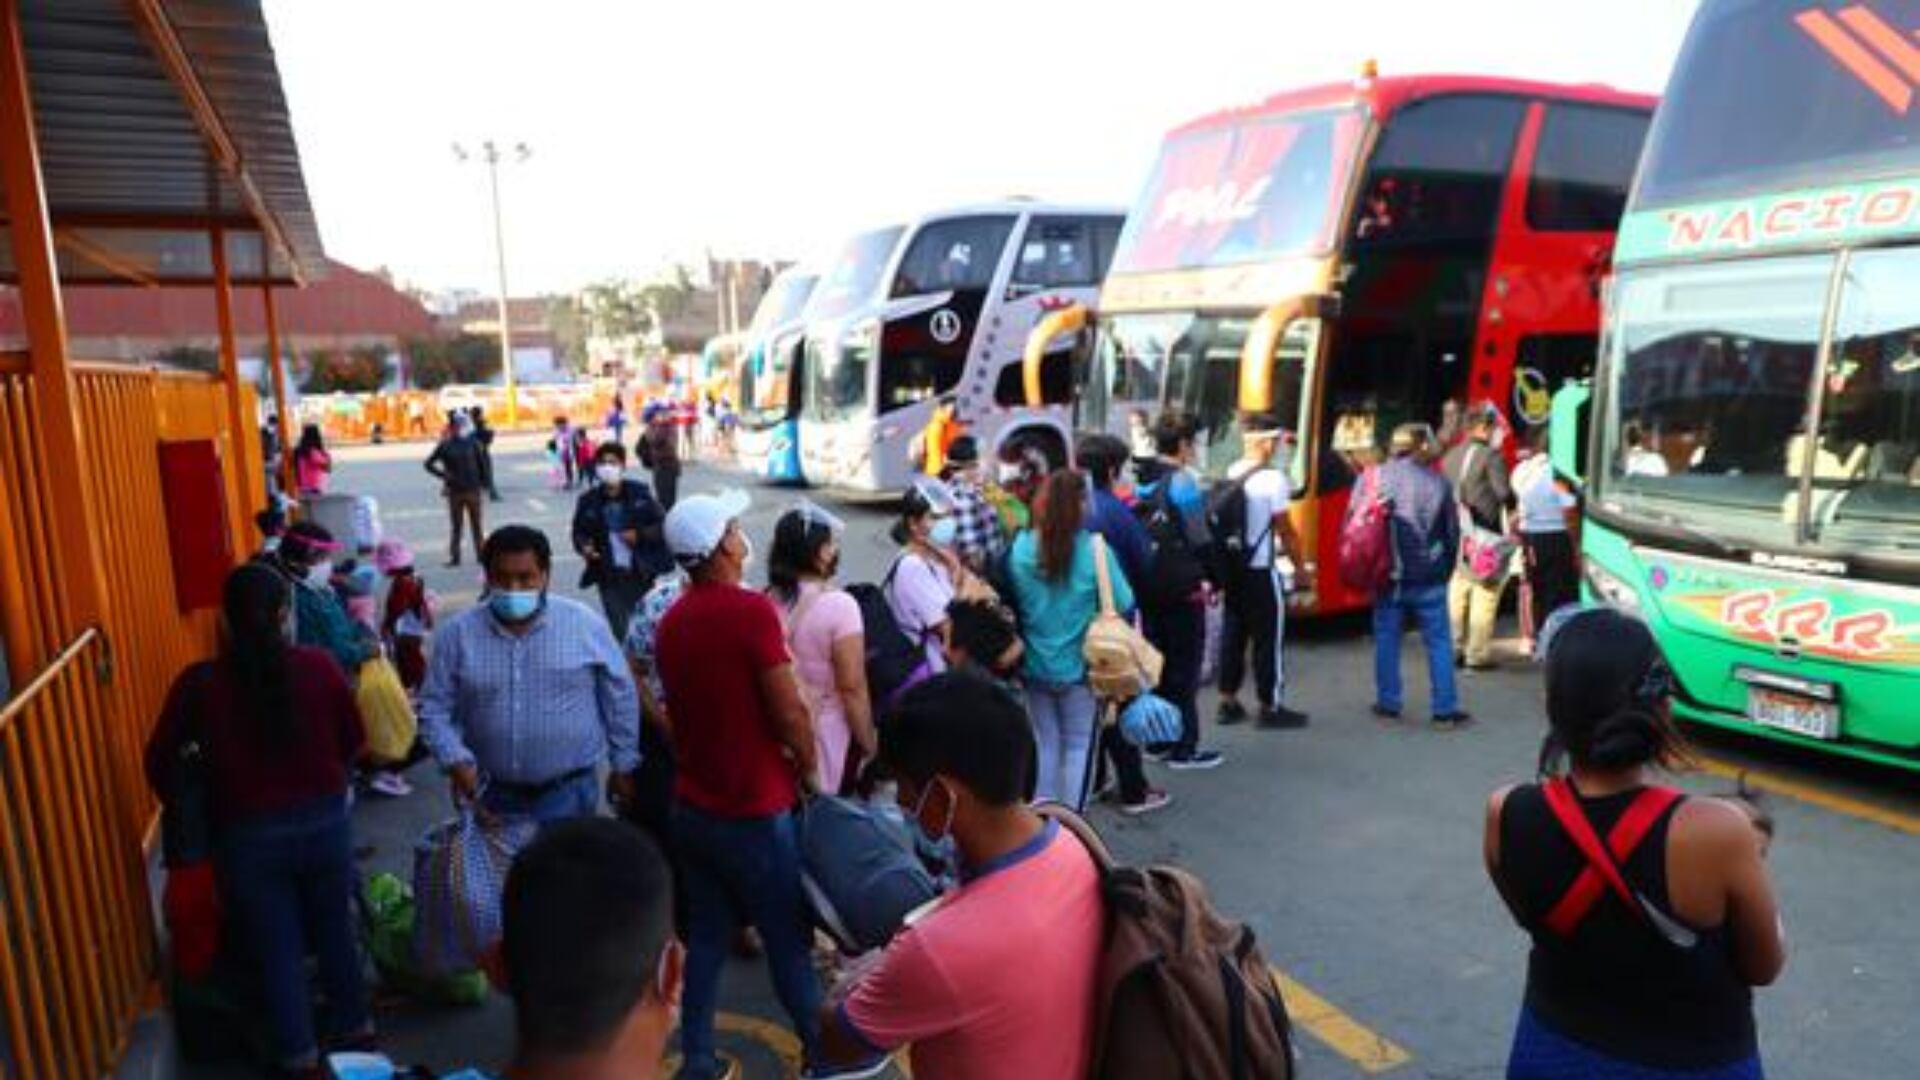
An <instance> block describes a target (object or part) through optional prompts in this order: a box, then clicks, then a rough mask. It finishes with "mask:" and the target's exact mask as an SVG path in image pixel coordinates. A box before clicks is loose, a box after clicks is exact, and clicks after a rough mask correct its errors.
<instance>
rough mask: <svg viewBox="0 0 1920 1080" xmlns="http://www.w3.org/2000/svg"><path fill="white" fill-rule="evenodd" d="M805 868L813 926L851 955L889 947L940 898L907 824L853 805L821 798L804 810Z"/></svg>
mask: <svg viewBox="0 0 1920 1080" xmlns="http://www.w3.org/2000/svg"><path fill="white" fill-rule="evenodd" d="M800 863H801V873H800V881H801V887H802V889H803V890H804V891H805V892H806V894H807V902H808V906H809V907H811V908H812V909H813V914H814V919H815V921H816V922H817V923H818V925H819V926H820V928H821V929H822V930H825V931H826V932H827V934H828V936H830V937H832V938H833V940H834V943H835V944H837V945H839V946H840V948H841V950H842V951H843V952H846V953H848V954H850V955H851V954H858V953H863V952H867V951H869V950H872V949H878V948H882V947H884V946H885V945H886V944H887V942H889V941H891V940H893V935H894V934H896V933H898V932H899V930H900V928H901V927H902V926H903V925H905V923H906V918H907V915H908V914H909V913H910V912H912V911H913V910H914V909H916V908H919V907H921V906H922V905H924V904H926V903H927V902H928V901H931V900H934V899H936V898H937V897H938V896H939V891H938V889H937V888H936V887H935V885H934V880H933V876H932V875H931V874H929V873H927V870H926V867H925V866H923V865H922V864H921V862H920V859H919V857H918V856H917V855H915V854H914V849H913V838H912V836H911V835H909V833H908V826H906V824H905V822H904V821H901V820H893V819H889V818H888V817H887V816H886V815H885V814H884V813H883V812H882V811H881V810H880V809H879V808H877V807H874V806H872V805H870V804H868V803H863V802H857V801H855V800H853V799H843V798H838V797H836V796H831V795H816V796H814V797H813V798H810V799H808V800H807V802H806V804H805V805H804V806H802V807H801V810H800Z"/></svg>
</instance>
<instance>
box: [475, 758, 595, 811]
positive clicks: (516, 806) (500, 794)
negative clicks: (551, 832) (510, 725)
mask: <svg viewBox="0 0 1920 1080" xmlns="http://www.w3.org/2000/svg"><path fill="white" fill-rule="evenodd" d="M480 805H481V806H483V807H485V808H486V809H487V810H488V811H490V812H492V813H495V814H498V815H500V816H501V817H529V818H532V819H533V820H535V821H537V822H539V823H540V824H542V825H552V824H553V823H554V822H557V821H566V820H568V819H569V818H580V817H593V816H594V815H595V814H598V813H599V812H600V778H599V776H597V775H596V774H595V773H594V771H593V770H591V769H589V770H587V771H586V772H585V773H582V774H581V775H580V776H577V777H575V778H574V779H572V780H569V781H567V782H566V783H564V784H561V785H559V786H558V787H556V788H554V789H553V790H551V791H548V792H546V793H545V794H542V795H538V796H531V797H530V796H528V795H525V794H523V793H521V792H519V791H516V790H513V789H512V788H508V787H502V786H500V785H499V784H492V785H489V786H488V787H487V789H486V790H485V791H484V792H482V793H481V795H480Z"/></svg>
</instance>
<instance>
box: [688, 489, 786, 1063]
mask: <svg viewBox="0 0 1920 1080" xmlns="http://www.w3.org/2000/svg"><path fill="white" fill-rule="evenodd" d="M746 509H747V497H746V496H745V495H744V494H742V493H740V492H738V491H733V492H727V493H725V494H721V495H694V496H689V497H687V498H685V499H682V500H680V502H679V504H678V505H676V506H674V508H673V510H672V511H671V512H669V513H668V514H667V521H666V530H665V531H666V540H667V547H668V548H669V549H671V550H672V552H673V557H674V559H675V560H677V561H678V562H679V563H680V565H682V566H684V567H686V569H687V572H688V574H689V576H690V578H691V581H690V583H689V584H688V586H687V589H686V591H685V592H684V593H682V594H681V596H680V599H679V601H678V602H676V603H675V604H674V605H673V608H672V609H671V610H670V611H668V612H667V616H666V618H665V619H663V620H662V621H661V623H660V629H659V631H658V633H657V635H656V639H655V664H656V666H657V667H658V669H659V674H660V682H661V686H662V688H663V689H665V691H666V695H667V710H666V711H667V716H668V717H669V722H670V723H671V724H672V727H673V749H674V758H675V762H676V764H677V767H678V774H677V778H676V780H675V788H674V808H673V841H674V848H675V855H676V856H677V857H678V861H679V870H680V874H681V878H682V881H683V883H684V885H685V888H686V900H687V927H686V933H687V977H686V992H685V996H684V997H683V999H682V1005H681V1022H680V1052H681V1056H682V1057H683V1058H684V1060H685V1064H684V1065H683V1066H682V1069H681V1072H680V1076H681V1077H683V1078H687V1080H710V1078H719V1077H724V1076H728V1075H729V1073H728V1072H727V1070H726V1069H725V1068H723V1066H722V1065H721V1063H720V1061H719V1059H718V1058H717V1057H716V1056H715V1054H714V1048H713V1016H714V1006H715V1002H716V1000H717V998H718V996H719V988H720V969H721V967H722V966H723V965H724V964H725V962H726V957H727V945H728V942H729V941H730V940H731V938H732V936H733V931H734V928H735V927H736V926H738V925H739V924H740V923H741V922H742V921H743V920H744V921H747V922H751V923H752V924H753V926H754V927H755V928H757V929H758V930H759V931H760V936H761V938H762V939H763V940H765V942H766V946H767V963H768V965H769V967H771V968H772V971H773V985H774V989H775V991H776V992H777V993H778V994H779V995H780V1003H781V1004H782V1005H783V1006H785V1007H786V1010H787V1014H788V1015H789V1016H791V1017H792V1018H793V1024H794V1029H795V1030H796V1031H797V1032H798V1033H799V1035H800V1042H801V1045H802V1046H803V1047H804V1048H805V1050H806V1056H807V1060H808V1061H809V1062H812V1061H813V1060H815V1057H816V1054H815V1049H816V1043H817V1030H816V1028H815V1012H816V1011H817V1009H818V1006H819V1001H820V986H819V983H818V981H817V980H816V979H815V977H814V972H813V964H812V960H811V952H810V945H811V942H812V934H811V932H810V931H809V929H808V924H807V917H806V911H805V901H804V900H803V898H802V894H801V891H800V844H799V835H798V829H797V819H796V816H795V814H794V806H795V804H796V803H797V802H798V801H799V796H800V788H799V785H800V783H801V779H800V778H802V777H809V776H812V775H813V774H814V741H813V723H812V720H811V719H810V717H809V716H808V714H807V707H806V705H805V703H804V702H803V701H802V699H801V697H800V685H799V683H798V681H797V680H796V679H795V677H794V673H793V658H792V657H791V656H790V655H789V654H788V653H787V644H786V635H785V633H784V632H783V631H782V629H781V626H780V616H779V614H778V612H776V611H775V610H774V606H773V603H772V602H771V601H769V600H768V599H767V598H766V597H765V596H762V595H761V594H759V593H757V592H752V591H750V590H747V589H745V588H742V587H741V585H740V581H741V577H742V575H743V573H744V571H745V569H746V565H747V560H748V559H749V558H750V557H751V556H752V554H753V544H752V542H751V541H749V540H748V539H747V537H746V535H745V534H744V533H743V532H742V531H741V529H740V515H741V514H743V513H745V512H746Z"/></svg>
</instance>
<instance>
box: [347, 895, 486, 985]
mask: <svg viewBox="0 0 1920 1080" xmlns="http://www.w3.org/2000/svg"><path fill="white" fill-rule="evenodd" d="M414 919H415V910H414V904H413V893H412V891H411V890H409V889H408V888H407V886H406V883H405V882H403V881H401V880H400V879H399V878H398V877H395V876H394V875H392V874H375V875H373V876H372V877H371V878H368V879H367V883H366V885H365V886H363V887H362V888H361V890H360V923H361V937H362V939H363V940H364V941H365V942H366V943H367V955H368V956H370V957H372V958H373V968H374V970H375V971H376V972H378V973H379V975H380V981H381V982H382V983H384V984H385V985H387V986H389V987H392V988H393V989H395V990H397V991H399V992H400V993H402V994H405V995H407V996H408V997H412V998H415V999H418V1000H421V1001H426V1002H429V1003H433V1004H440V1005H478V1004H480V1003H481V1002H483V1001H485V1000H486V999H487V993H488V990H489V987H488V985H487V976H486V974H485V973H483V972H480V971H477V970H476V971H463V972H460V973H458V974H455V975H443V976H438V977H433V976H428V975H426V974H424V973H422V972H421V971H420V970H419V969H418V967H416V966H415V964H414V960H413V927H414Z"/></svg>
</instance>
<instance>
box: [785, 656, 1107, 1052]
mask: <svg viewBox="0 0 1920 1080" xmlns="http://www.w3.org/2000/svg"><path fill="white" fill-rule="evenodd" d="M880 758H881V760H882V761H883V762H885V764H886V766H887V768H888V769H889V770H890V771H891V772H892V773H893V775H894V776H895V777H897V778H898V780H899V783H900V793H899V799H900V804H901V806H903V807H904V808H905V809H906V811H907V814H908V816H909V817H911V818H912V819H913V820H914V821H915V822H916V824H917V825H918V826H919V828H920V829H921V830H922V831H923V832H925V833H926V834H927V835H928V836H929V837H933V838H936V839H938V838H942V837H945V836H949V835H951V836H952V837H953V839H954V842H955V844H956V845H957V847H958V848H959V852H960V859H961V866H962V870H961V884H960V887H959V888H958V889H956V890H955V891H953V892H952V893H950V894H948V895H947V896H946V897H944V898H943V899H942V900H941V901H940V903H939V905H938V906H937V907H935V908H934V909H933V910H932V911H930V912H928V913H927V914H925V915H923V916H921V917H920V918H918V919H916V920H914V921H913V922H912V924H911V925H909V926H908V927H907V929H905V930H902V931H901V932H900V934H899V936H897V937H895V938H894V939H893V942H892V943H891V944H889V945H888V946H887V948H886V950H885V951H884V952H883V953H882V954H881V956H880V958H879V960H878V961H877V963H875V964H874V966H872V967H871V968H869V969H867V970H866V971H865V972H864V973H863V974H861V975H860V976H858V977H857V978H856V979H855V980H853V982H852V983H851V985H850V986H847V987H845V988H843V992H841V993H838V994H836V995H835V996H834V1000H831V1001H829V1002H828V1004H827V1006H826V1007H825V1009H824V1010H823V1012H822V1015H821V1024H820V1027H821V1042H822V1052H823V1053H824V1055H825V1056H826V1058H827V1060H829V1061H843V1062H852V1061H860V1060H864V1059H867V1058H869V1057H870V1056H871V1055H873V1054H874V1053H876V1052H878V1053H886V1052H891V1051H893V1050H896V1049H898V1048H900V1047H901V1046H905V1045H908V1044H911V1046H912V1050H911V1054H912V1065H913V1075H914V1076H915V1077H917V1078H918V1080H981V1078H985V1077H1000V1076H1004V1077H1015V1076H1018V1077H1035V1078H1040V1077H1046V1078H1061V1080H1068V1078H1074V1077H1080V1076H1084V1075H1085V1074H1086V1071H1087V1068H1088V1066H1089V1064H1090V1062H1091V1057H1092V1049H1093V1047H1092V1042H1093V1024H1094V1010H1095V1000H1094V993H1095V976H1096V972H1097V968H1098V965H1099V960H1100V946H1101V942H1102V940H1103V939H1104V930H1105V925H1104V918H1105V916H1104V913H1103V910H1102V906H1101V900H1100V882H1099V876H1098V872H1097V871H1096V870H1095V868H1094V865H1093V860H1092V858H1091V857H1090V856H1089V855H1088V854H1087V851H1086V849H1085V848H1084V847H1082V846H1081V844H1080V842H1079V841H1078V840H1076V839H1075V838H1074V837H1073V836H1072V835H1071V834H1069V833H1066V832H1064V831H1062V830H1061V829H1060V827H1059V825H1058V824H1057V823H1055V822H1052V821H1046V820H1043V819H1042V818H1041V817H1040V816H1039V815H1037V814H1035V813H1034V812H1033V811H1032V810H1030V809H1028V808H1027V805H1026V802H1025V801H1024V799H1023V797H1022V796H1023V794H1024V792H1025V790H1026V780H1027V775H1028V773H1029V772H1030V771H1031V770H1032V769H1033V759H1034V746H1033V735H1032V733H1031V729H1030V728H1029V726H1028V723H1027V716H1026V710H1025V709H1024V708H1022V707H1021V704H1020V702H1019V701H1018V700H1017V699H1015V698H1014V697H1013V695H1011V694H1010V693H1008V692H1007V691H1006V690H1005V689H1003V688H1001V687H1000V686H999V685H997V684H995V683H992V682H989V681H987V680H986V679H984V678H982V677H980V676H978V675H975V674H971V673H967V672H951V673H947V674H943V675H939V676H936V677H934V678H933V679H930V680H928V681H927V682H925V683H922V684H921V685H920V686H918V687H915V688H914V689H913V690H911V691H909V692H908V693H907V695H906V696H905V698H903V699H902V701H901V703H900V708H899V712H898V713H897V715H895V716H894V717H893V718H892V719H891V720H890V721H889V722H888V723H887V724H886V725H884V726H883V727H882V728H881V732H880Z"/></svg>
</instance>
